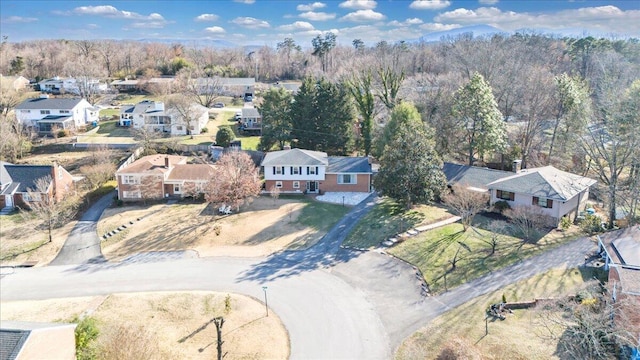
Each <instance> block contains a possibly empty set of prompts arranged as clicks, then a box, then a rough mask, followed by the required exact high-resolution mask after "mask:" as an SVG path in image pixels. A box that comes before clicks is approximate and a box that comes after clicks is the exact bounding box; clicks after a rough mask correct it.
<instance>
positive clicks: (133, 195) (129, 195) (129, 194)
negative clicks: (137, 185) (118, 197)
mask: <svg viewBox="0 0 640 360" xmlns="http://www.w3.org/2000/svg"><path fill="white" fill-rule="evenodd" d="M122 197H123V198H125V199H140V198H141V197H142V196H141V195H140V190H136V191H123V192H122Z"/></svg>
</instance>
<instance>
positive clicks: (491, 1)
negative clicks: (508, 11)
mask: <svg viewBox="0 0 640 360" xmlns="http://www.w3.org/2000/svg"><path fill="white" fill-rule="evenodd" d="M499 1H500V0H478V2H479V3H480V4H482V5H495V4H497V3H498V2H499Z"/></svg>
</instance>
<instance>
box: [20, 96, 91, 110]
mask: <svg viewBox="0 0 640 360" xmlns="http://www.w3.org/2000/svg"><path fill="white" fill-rule="evenodd" d="M81 101H82V99H81V98H75V99H69V98H52V99H49V98H35V99H27V100H25V101H23V102H22V104H20V105H18V106H16V109H17V110H22V109H24V110H38V109H52V110H54V109H55V110H71V109H73V108H74V107H76V106H77V105H78V104H79V103H80V102H81Z"/></svg>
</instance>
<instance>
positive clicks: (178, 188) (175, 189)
mask: <svg viewBox="0 0 640 360" xmlns="http://www.w3.org/2000/svg"><path fill="white" fill-rule="evenodd" d="M181 192H182V186H180V184H174V185H173V193H174V194H180V193H181Z"/></svg>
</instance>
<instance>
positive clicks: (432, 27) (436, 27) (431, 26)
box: [419, 23, 462, 31]
mask: <svg viewBox="0 0 640 360" xmlns="http://www.w3.org/2000/svg"><path fill="white" fill-rule="evenodd" d="M419 27H420V29H422V30H427V31H447V30H452V29H457V28H459V27H462V25H459V24H440V23H426V24H422V25H420V26H419Z"/></svg>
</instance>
